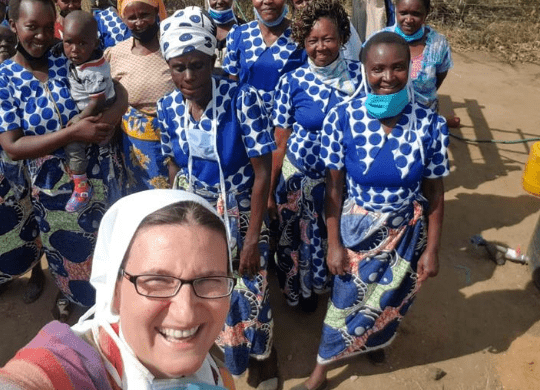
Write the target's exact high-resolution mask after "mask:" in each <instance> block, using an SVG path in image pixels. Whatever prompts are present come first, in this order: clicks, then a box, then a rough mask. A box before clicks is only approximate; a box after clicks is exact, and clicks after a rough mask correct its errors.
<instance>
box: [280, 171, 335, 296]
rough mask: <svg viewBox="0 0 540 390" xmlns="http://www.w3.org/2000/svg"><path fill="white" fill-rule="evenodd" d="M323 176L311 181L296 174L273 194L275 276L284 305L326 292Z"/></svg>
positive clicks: (302, 175)
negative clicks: (275, 211) (277, 224)
mask: <svg viewBox="0 0 540 390" xmlns="http://www.w3.org/2000/svg"><path fill="white" fill-rule="evenodd" d="M324 194H325V180H324V177H321V178H317V179H312V178H310V177H309V176H307V175H305V174H303V173H301V172H296V173H294V174H292V175H291V176H290V177H288V178H287V179H286V180H285V181H282V182H281V183H280V185H279V186H278V189H277V191H276V203H277V206H278V212H279V219H280V227H279V239H278V242H277V248H276V254H277V274H278V279H279V284H280V288H281V290H282V291H283V293H284V294H285V297H286V299H287V303H288V304H289V305H290V306H296V305H297V304H298V302H299V299H300V297H301V296H302V297H303V298H306V299H307V298H309V297H310V296H311V294H312V292H315V293H317V294H322V293H325V292H327V291H328V282H329V278H328V268H327V266H326V261H325V254H326V241H327V240H326V238H327V233H326V223H325V221H324Z"/></svg>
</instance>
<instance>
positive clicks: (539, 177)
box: [523, 142, 540, 197]
mask: <svg viewBox="0 0 540 390" xmlns="http://www.w3.org/2000/svg"><path fill="white" fill-rule="evenodd" d="M523 189H524V190H525V191H527V192H529V193H531V194H533V195H535V196H539V197H540V142H536V143H535V144H534V145H533V146H532V148H531V152H530V153H529V159H528V160H527V164H526V165H525V170H524V171H523Z"/></svg>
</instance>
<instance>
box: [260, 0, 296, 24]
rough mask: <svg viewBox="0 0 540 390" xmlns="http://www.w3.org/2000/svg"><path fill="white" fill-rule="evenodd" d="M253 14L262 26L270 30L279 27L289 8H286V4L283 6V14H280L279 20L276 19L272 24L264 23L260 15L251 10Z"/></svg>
mask: <svg viewBox="0 0 540 390" xmlns="http://www.w3.org/2000/svg"><path fill="white" fill-rule="evenodd" d="M253 13H254V14H255V16H256V17H257V20H258V21H259V22H261V23H262V24H264V25H265V26H266V27H270V28H272V27H276V26H279V25H280V24H281V22H283V19H285V16H287V14H288V13H289V7H288V6H287V4H285V6H284V7H283V12H281V15H280V16H279V18H277V19H276V20H274V21H273V22H266V21H265V20H263V18H262V17H261V15H260V14H259V13H258V12H257V10H256V9H255V8H253Z"/></svg>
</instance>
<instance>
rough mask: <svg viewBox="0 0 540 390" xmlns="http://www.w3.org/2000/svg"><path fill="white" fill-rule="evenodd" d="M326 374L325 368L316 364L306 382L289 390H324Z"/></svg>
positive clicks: (325, 387)
mask: <svg viewBox="0 0 540 390" xmlns="http://www.w3.org/2000/svg"><path fill="white" fill-rule="evenodd" d="M327 372H328V369H327V368H326V366H323V365H322V364H319V363H317V365H316V366H315V368H314V369H313V372H312V373H311V375H310V376H309V378H308V380H307V381H305V382H304V383H301V384H299V385H296V386H294V387H292V388H291V390H326V389H328V381H327V380H326V374H327Z"/></svg>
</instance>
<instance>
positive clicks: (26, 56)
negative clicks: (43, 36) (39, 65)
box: [17, 42, 49, 62]
mask: <svg viewBox="0 0 540 390" xmlns="http://www.w3.org/2000/svg"><path fill="white" fill-rule="evenodd" d="M17 51H18V52H19V53H21V54H22V56H23V57H24V59H25V60H26V61H31V62H33V61H41V60H43V59H44V58H46V57H47V56H48V55H49V50H46V51H45V53H43V55H42V56H41V57H34V56H33V55H31V54H30V53H28V52H27V51H26V49H25V48H24V47H23V45H21V43H20V42H19V43H18V44H17Z"/></svg>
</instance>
